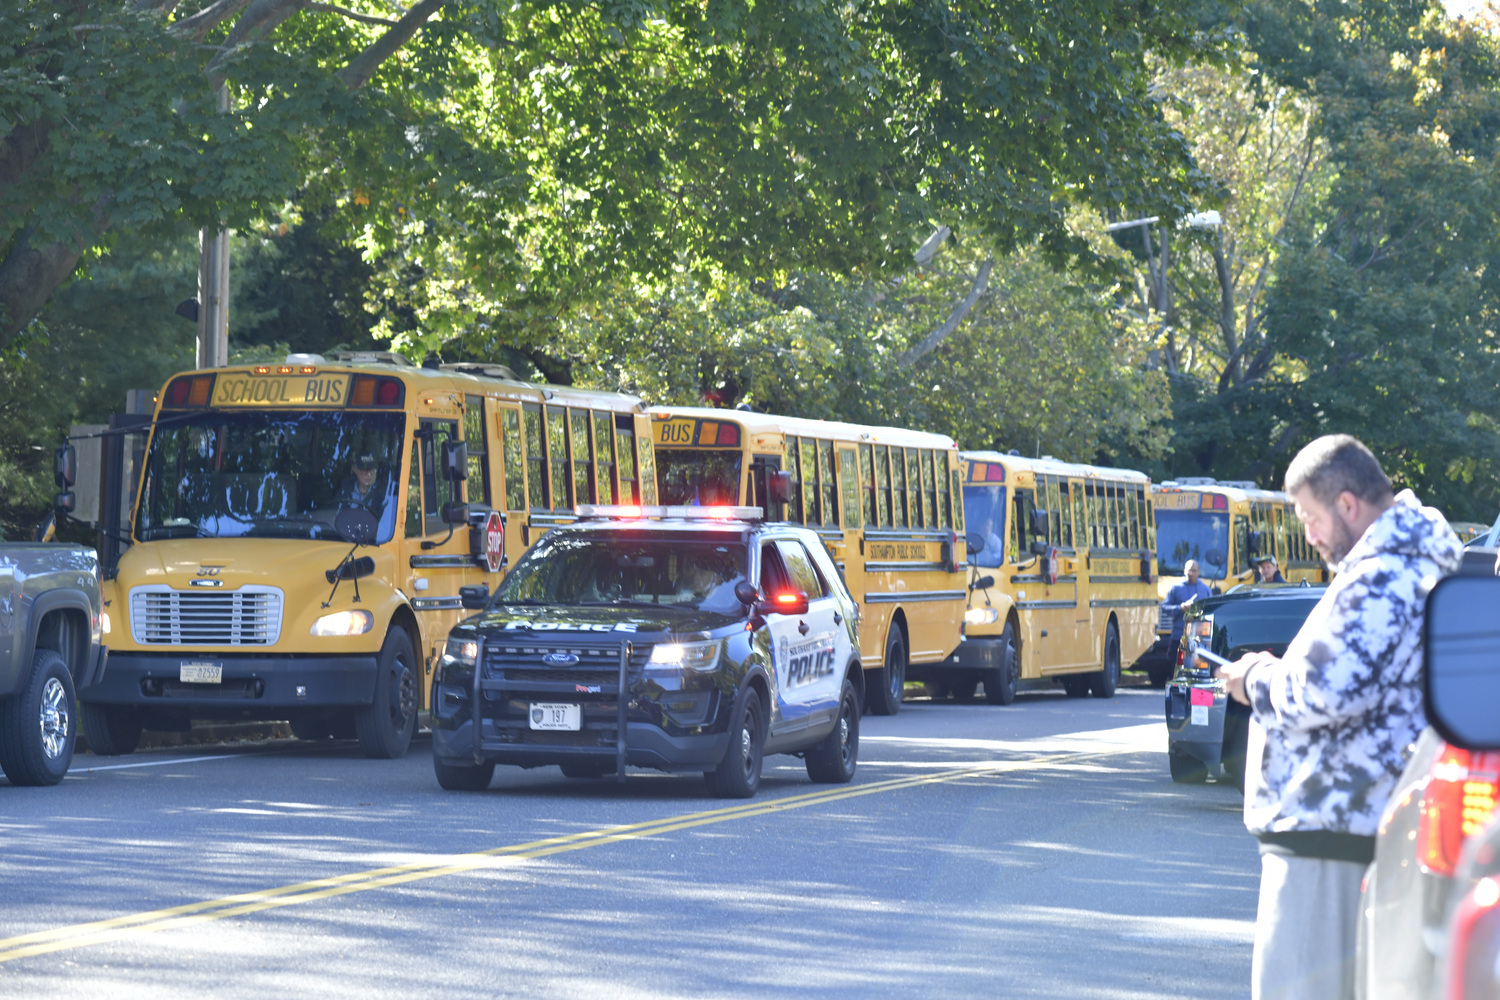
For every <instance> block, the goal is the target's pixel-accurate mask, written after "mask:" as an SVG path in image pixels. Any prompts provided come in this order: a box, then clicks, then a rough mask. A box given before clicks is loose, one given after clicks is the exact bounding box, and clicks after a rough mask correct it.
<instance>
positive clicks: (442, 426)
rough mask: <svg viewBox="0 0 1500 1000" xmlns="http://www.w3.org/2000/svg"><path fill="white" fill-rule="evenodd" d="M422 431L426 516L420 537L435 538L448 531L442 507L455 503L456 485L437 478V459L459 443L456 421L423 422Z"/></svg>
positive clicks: (423, 490)
mask: <svg viewBox="0 0 1500 1000" xmlns="http://www.w3.org/2000/svg"><path fill="white" fill-rule="evenodd" d="M422 429H423V430H424V431H426V432H427V433H425V434H423V435H422V441H421V452H422V508H423V511H424V512H425V515H426V516H424V517H423V518H422V533H423V534H424V535H435V534H439V533H441V532H446V531H447V530H448V526H447V525H446V524H444V523H443V504H445V503H452V502H454V501H456V500H457V499H458V495H457V494H458V491H457V490H455V489H454V486H455V485H456V484H455V483H453V482H451V481H450V480H447V479H444V478H443V477H441V476H439V475H438V474H437V456H438V455H441V454H442V453H443V445H445V444H447V443H448V442H449V441H457V440H458V421H456V420H424V421H422Z"/></svg>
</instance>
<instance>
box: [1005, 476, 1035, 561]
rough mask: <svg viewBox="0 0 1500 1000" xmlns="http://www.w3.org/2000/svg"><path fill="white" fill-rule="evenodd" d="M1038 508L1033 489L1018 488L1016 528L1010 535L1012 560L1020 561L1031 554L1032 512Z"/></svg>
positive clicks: (1013, 520)
mask: <svg viewBox="0 0 1500 1000" xmlns="http://www.w3.org/2000/svg"><path fill="white" fill-rule="evenodd" d="M1035 509H1036V504H1035V503H1034V502H1033V501H1032V491H1031V490H1016V516H1015V517H1013V518H1011V522H1012V523H1013V524H1014V525H1015V530H1014V531H1012V532H1009V535H1010V542H1011V545H1010V561H1011V562H1013V563H1020V562H1022V561H1023V560H1025V559H1026V557H1027V556H1029V555H1030V554H1031V512H1032V511H1033V510H1035Z"/></svg>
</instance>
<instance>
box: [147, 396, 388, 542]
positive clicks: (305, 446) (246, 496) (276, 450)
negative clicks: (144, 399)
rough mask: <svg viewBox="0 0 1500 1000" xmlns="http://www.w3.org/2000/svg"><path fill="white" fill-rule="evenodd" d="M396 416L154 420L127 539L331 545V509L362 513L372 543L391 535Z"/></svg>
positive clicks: (249, 414) (222, 415) (263, 413)
mask: <svg viewBox="0 0 1500 1000" xmlns="http://www.w3.org/2000/svg"><path fill="white" fill-rule="evenodd" d="M405 420H406V418H405V415H404V414H400V413H352V412H347V411H341V410H319V411H314V412H303V413H288V412H277V411H268V410H242V411H232V412H225V411H223V410H210V411H205V412H203V413H199V414H192V415H190V416H181V417H179V416H171V417H168V418H167V419H166V420H160V421H159V422H158V424H157V426H156V429H155V433H154V434H153V435H152V438H151V450H150V453H149V454H148V455H147V458H146V468H145V482H144V484H143V486H142V489H141V502H140V509H139V510H138V512H137V515H136V523H135V533H136V537H137V538H139V539H140V540H141V541H149V540H152V539H159V538H205V537H206V538H242V537H257V538H309V539H325V538H326V539H335V540H337V539H339V538H340V535H339V534H338V532H337V531H335V530H334V527H333V520H334V517H335V516H336V515H337V513H338V511H339V509H340V508H341V507H347V506H358V507H364V508H365V509H367V510H369V511H370V513H372V514H374V515H375V518H376V521H377V522H378V528H377V531H376V537H375V543H376V544H377V545H378V544H383V543H385V542H388V541H390V540H391V538H392V537H393V536H394V534H395V531H396V513H397V511H396V486H397V484H398V483H399V482H400V480H401V442H402V437H403V430H404V428H405Z"/></svg>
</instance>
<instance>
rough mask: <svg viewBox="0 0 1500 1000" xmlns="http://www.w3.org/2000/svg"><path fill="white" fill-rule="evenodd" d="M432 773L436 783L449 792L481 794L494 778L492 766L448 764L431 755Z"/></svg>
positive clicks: (493, 767) (493, 766)
mask: <svg viewBox="0 0 1500 1000" xmlns="http://www.w3.org/2000/svg"><path fill="white" fill-rule="evenodd" d="M432 771H433V773H434V774H436V775H437V782H438V784H439V785H441V786H442V787H444V788H446V789H447V790H448V791H450V792H482V791H484V790H485V789H486V788H488V787H490V779H491V778H493V777H494V776H495V765H494V764H449V763H448V762H446V761H444V760H443V758H441V757H439V756H437V755H436V754H434V755H433V758H432Z"/></svg>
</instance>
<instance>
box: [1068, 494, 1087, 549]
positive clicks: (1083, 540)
mask: <svg viewBox="0 0 1500 1000" xmlns="http://www.w3.org/2000/svg"><path fill="white" fill-rule="evenodd" d="M1087 489H1088V486H1087V484H1085V483H1080V482H1075V483H1073V485H1072V489H1070V490H1069V491H1068V493H1069V495H1071V496H1072V498H1073V545H1074V547H1075V548H1084V547H1086V546H1088V544H1089V534H1088V519H1087V516H1086V515H1085V514H1084V494H1085V491H1086V490H1087Z"/></svg>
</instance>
